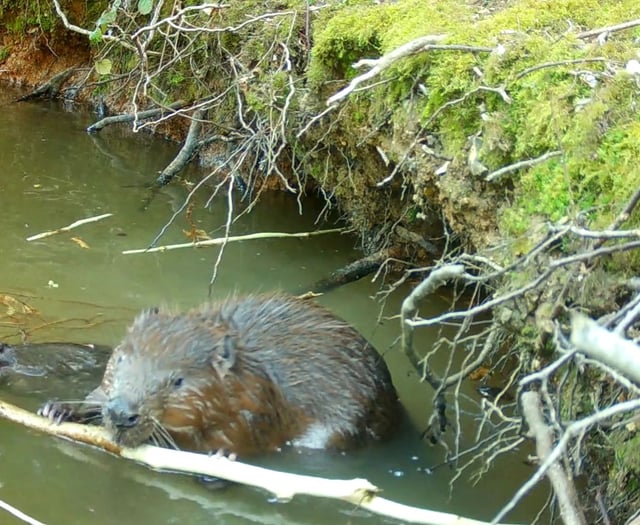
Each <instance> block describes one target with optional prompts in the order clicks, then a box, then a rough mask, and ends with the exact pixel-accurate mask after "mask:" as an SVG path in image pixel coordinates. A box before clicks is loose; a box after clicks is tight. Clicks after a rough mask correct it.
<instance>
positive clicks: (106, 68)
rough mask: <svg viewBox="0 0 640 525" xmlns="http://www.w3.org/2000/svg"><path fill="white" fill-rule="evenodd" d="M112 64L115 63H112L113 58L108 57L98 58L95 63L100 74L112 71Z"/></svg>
mask: <svg viewBox="0 0 640 525" xmlns="http://www.w3.org/2000/svg"><path fill="white" fill-rule="evenodd" d="M112 66H113V64H112V63H111V60H109V59H108V58H103V59H102V60H98V61H97V62H96V64H95V67H96V71H97V72H98V74H99V75H108V74H109V73H111V67H112Z"/></svg>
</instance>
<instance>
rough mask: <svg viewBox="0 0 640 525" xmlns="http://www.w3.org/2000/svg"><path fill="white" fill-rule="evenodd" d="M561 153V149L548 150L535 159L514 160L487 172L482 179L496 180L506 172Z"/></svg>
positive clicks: (527, 166) (529, 165)
mask: <svg viewBox="0 0 640 525" xmlns="http://www.w3.org/2000/svg"><path fill="white" fill-rule="evenodd" d="M562 154H563V153H562V151H549V152H547V153H545V154H544V155H540V156H539V157H536V158H535V159H528V160H521V161H520V162H514V163H513V164H510V165H509V166H505V167H504V168H500V169H499V170H496V171H493V172H491V173H489V175H487V176H485V178H484V180H486V181H487V182H493V181H494V180H496V179H497V178H498V177H501V176H502V175H506V174H507V173H513V172H514V171H518V170H521V169H523V168H530V167H531V166H535V165H536V164H540V163H542V162H545V161H547V160H549V159H552V158H554V157H559V156H561V155H562Z"/></svg>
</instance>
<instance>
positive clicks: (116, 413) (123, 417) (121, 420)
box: [106, 397, 140, 429]
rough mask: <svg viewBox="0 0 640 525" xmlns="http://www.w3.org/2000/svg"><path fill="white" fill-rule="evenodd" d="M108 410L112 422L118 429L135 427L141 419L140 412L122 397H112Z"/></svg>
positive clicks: (108, 403)
mask: <svg viewBox="0 0 640 525" xmlns="http://www.w3.org/2000/svg"><path fill="white" fill-rule="evenodd" d="M106 412H107V417H108V419H109V421H110V422H111V424H112V425H113V426H114V427H116V428H118V429H125V428H132V427H135V426H136V425H137V424H138V423H139V421H140V414H138V413H137V411H136V410H135V408H134V407H132V406H131V404H130V403H129V402H127V400H125V399H123V398H122V397H116V398H113V399H110V400H109V401H108V402H107V406H106Z"/></svg>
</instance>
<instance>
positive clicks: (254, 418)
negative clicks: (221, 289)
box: [40, 294, 400, 456]
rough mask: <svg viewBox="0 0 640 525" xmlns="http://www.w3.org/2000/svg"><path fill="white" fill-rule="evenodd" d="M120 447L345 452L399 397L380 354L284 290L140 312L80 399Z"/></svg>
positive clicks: (60, 408)
mask: <svg viewBox="0 0 640 525" xmlns="http://www.w3.org/2000/svg"><path fill="white" fill-rule="evenodd" d="M92 409H93V410H96V409H98V410H100V412H101V415H102V421H103V424H104V426H105V427H106V428H107V429H108V430H109V431H110V432H111V433H112V436H113V438H114V439H115V441H116V442H117V443H119V444H121V445H123V446H130V447H133V446H137V445H139V444H142V443H145V442H149V441H151V442H153V443H156V444H158V445H161V446H170V447H176V448H181V449H186V450H194V451H205V452H211V451H224V452H226V453H233V454H239V455H245V456H246V455H250V454H258V453H265V452H269V451H273V450H277V449H279V448H280V447H282V446H283V445H285V444H291V445H294V446H299V447H308V448H328V449H338V450H344V449H349V448H353V447H355V446H358V445H360V444H363V443H365V442H367V441H369V440H379V439H383V438H385V437H387V436H388V435H389V434H390V433H391V432H392V430H393V429H394V428H395V427H396V426H397V425H396V423H397V421H398V417H399V414H400V410H399V404H398V396H397V394H396V391H395V388H394V387H393V384H392V381H391V376H390V374H389V370H388V369H387V367H386V365H385V363H384V360H383V359H382V357H381V356H380V355H379V354H378V352H377V351H376V350H375V349H374V348H373V347H372V346H371V345H370V344H369V343H368V342H367V341H366V340H365V339H364V337H363V336H362V335H361V334H360V333H358V332H357V331H356V330H355V329H354V328H353V327H352V326H350V325H349V324H347V323H346V322H345V321H343V320H341V319H339V318H338V317H336V316H335V315H334V314H332V313H331V312H330V311H329V310H327V309H325V308H324V307H322V306H320V305H318V304H316V303H314V302H312V301H309V300H305V299H300V298H296V297H291V296H288V295H285V294H273V295H253V296H248V297H243V298H229V299H227V300H224V301H222V302H218V303H212V304H205V305H203V306H200V307H197V308H195V309H192V310H190V311H187V312H181V313H180V312H179V313H175V312H172V311H170V310H168V309H164V308H154V309H151V310H146V311H144V312H142V313H141V314H139V315H138V316H137V317H136V319H135V320H134V321H133V323H132V325H131V326H130V327H129V329H128V331H127V334H126V335H125V337H124V339H123V340H122V342H121V343H120V344H119V345H118V346H117V347H116V348H115V350H114V351H113V354H112V355H111V357H110V359H109V362H108V363H107V367H106V370H105V373H104V377H103V379H102V383H101V384H100V386H99V387H98V388H96V389H95V390H94V391H93V392H91V393H90V394H89V395H88V396H87V398H86V400H85V404H84V406H83V408H81V409H78V408H77V406H74V405H65V404H59V403H55V402H50V403H47V404H46V405H44V406H43V407H42V408H41V410H40V413H41V414H42V415H45V416H46V417H49V418H51V419H53V420H62V419H78V418H82V417H86V416H87V414H88V413H89V412H90V411H91V410H92Z"/></svg>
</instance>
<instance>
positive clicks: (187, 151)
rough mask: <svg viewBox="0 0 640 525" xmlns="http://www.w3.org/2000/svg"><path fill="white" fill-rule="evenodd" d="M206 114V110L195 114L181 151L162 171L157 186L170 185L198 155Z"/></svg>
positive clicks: (200, 110)
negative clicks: (203, 120)
mask: <svg viewBox="0 0 640 525" xmlns="http://www.w3.org/2000/svg"><path fill="white" fill-rule="evenodd" d="M205 112H206V110H204V109H198V110H196V111H194V112H193V115H192V116H191V124H190V125H189V131H188V133H187V138H186V139H185V141H184V144H183V145H182V148H180V151H179V152H178V154H177V155H176V156H175V158H174V159H173V160H172V161H171V162H170V163H169V165H168V166H167V167H166V168H165V169H163V170H162V173H160V175H158V178H157V179H156V185H158V186H166V185H167V184H169V183H170V182H171V179H173V177H175V176H176V174H178V173H179V172H180V171H181V170H182V169H183V168H184V167H185V166H186V165H187V163H188V162H189V161H190V160H191V159H192V158H193V156H194V155H195V154H196V152H197V147H198V137H199V135H200V130H201V129H202V118H203V116H204V114H205Z"/></svg>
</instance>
